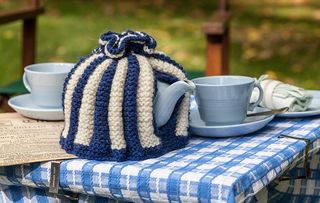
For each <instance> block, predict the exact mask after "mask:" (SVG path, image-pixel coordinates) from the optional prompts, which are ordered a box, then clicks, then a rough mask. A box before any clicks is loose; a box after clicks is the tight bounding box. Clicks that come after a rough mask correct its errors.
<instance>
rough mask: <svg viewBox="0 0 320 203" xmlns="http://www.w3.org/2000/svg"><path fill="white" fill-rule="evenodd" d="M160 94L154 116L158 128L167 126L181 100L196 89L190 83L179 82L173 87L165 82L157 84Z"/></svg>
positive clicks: (157, 97)
mask: <svg viewBox="0 0 320 203" xmlns="http://www.w3.org/2000/svg"><path fill="white" fill-rule="evenodd" d="M157 87H158V93H157V96H156V98H155V101H154V116H155V122H156V125H157V127H161V126H163V125H165V124H166V123H167V122H168V120H169V119H170V117H171V114H172V112H173V110H174V107H175V106H176V103H177V101H178V100H179V98H180V97H181V96H182V95H183V94H184V93H186V92H191V91H193V90H194V89H195V85H194V84H193V83H192V82H191V81H190V82H188V83H187V82H184V81H177V82H175V83H173V84H171V85H169V84H167V83H164V82H160V81H158V82H157Z"/></svg>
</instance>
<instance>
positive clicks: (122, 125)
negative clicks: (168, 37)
mask: <svg viewBox="0 0 320 203" xmlns="http://www.w3.org/2000/svg"><path fill="white" fill-rule="evenodd" d="M99 44H100V46H99V47H98V48H96V49H95V50H93V52H92V53H91V54H89V55H88V56H85V57H83V58H81V59H80V61H79V62H78V63H77V64H76V65H75V67H74V68H73V69H72V70H71V71H70V73H69V75H68V76H67V78H66V80H65V84H64V91H63V110H64V116H65V126H64V129H63V132H62V135H61V139H60V144H61V147H62V148H63V149H65V150H66V151H67V152H68V153H72V154H75V155H77V156H78V157H80V158H87V159H95V160H111V161H125V160H143V159H147V158H153V157H158V156H160V155H163V154H164V153H166V152H169V151H172V150H175V149H179V148H182V147H184V146H185V145H186V144H187V143H188V140H189V133H188V125H189V123H188V116H189V93H186V94H185V95H183V96H182V97H181V98H180V99H179V100H178V102H177V104H176V106H175V109H174V111H173V113H172V115H171V117H170V119H169V121H168V122H167V123H166V124H165V125H164V126H162V127H161V128H157V127H156V124H155V121H154V113H153V102H154V99H155V96H156V94H157V85H156V84H157V83H156V82H157V80H159V81H163V82H166V83H169V84H172V83H174V82H176V81H178V80H186V79H187V77H186V74H185V72H184V71H183V68H182V66H181V65H179V64H178V63H176V62H175V61H174V60H172V59H171V58H169V57H168V56H167V55H165V54H164V53H162V52H159V51H156V50H155V47H156V41H155V40H154V39H153V38H152V37H151V36H149V35H148V34H146V33H143V32H133V31H130V30H129V31H126V32H123V33H121V34H118V33H115V32H107V33H104V34H102V35H101V36H100V39H99Z"/></svg>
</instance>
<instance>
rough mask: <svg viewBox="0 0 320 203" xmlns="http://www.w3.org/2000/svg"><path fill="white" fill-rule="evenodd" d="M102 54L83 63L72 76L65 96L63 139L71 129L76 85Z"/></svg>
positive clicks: (93, 56)
mask: <svg viewBox="0 0 320 203" xmlns="http://www.w3.org/2000/svg"><path fill="white" fill-rule="evenodd" d="M101 56H102V54H93V55H92V56H90V57H89V58H88V59H86V60H85V61H84V62H83V63H81V64H80V65H79V66H78V67H77V69H76V70H75V72H74V73H73V74H72V75H71V78H70V80H69V81H68V84H67V87H66V92H65V96H64V123H65V124H64V130H63V132H62V137H64V138H66V137H67V135H68V132H69V128H70V114H71V103H72V95H73V92H74V89H75V88H76V85H77V83H78V81H79V79H80V77H81V75H82V74H83V72H84V71H85V69H86V68H87V67H88V66H89V64H90V63H91V62H92V61H94V60H95V59H97V58H98V57H101Z"/></svg>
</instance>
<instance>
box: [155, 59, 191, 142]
mask: <svg viewBox="0 0 320 203" xmlns="http://www.w3.org/2000/svg"><path fill="white" fill-rule="evenodd" d="M149 62H150V64H151V65H152V67H153V68H154V69H155V70H157V71H160V72H163V73H167V74H169V75H174V76H176V77H177V78H178V79H179V80H187V77H186V76H185V74H184V73H183V72H182V70H180V69H179V68H177V67H175V66H174V65H172V64H170V63H167V62H164V61H161V60H159V59H156V58H150V59H149ZM189 96H190V95H189V93H186V94H185V97H184V99H183V100H182V103H181V106H180V108H179V111H178V116H177V124H176V134H177V135H179V136H187V135H188V125H189Z"/></svg>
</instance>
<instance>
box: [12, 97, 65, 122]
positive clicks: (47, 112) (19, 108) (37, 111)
mask: <svg viewBox="0 0 320 203" xmlns="http://www.w3.org/2000/svg"><path fill="white" fill-rule="evenodd" d="M8 104H9V106H10V107H11V108H13V109H14V110H15V111H16V112H17V113H19V114H21V115H23V116H25V117H28V118H33V119H39V120H51V121H57V120H63V119H64V116H63V110H62V108H47V107H41V106H37V105H36V104H34V103H33V101H32V99H31V94H23V95H19V96H15V97H12V98H11V99H10V100H9V102H8Z"/></svg>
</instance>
